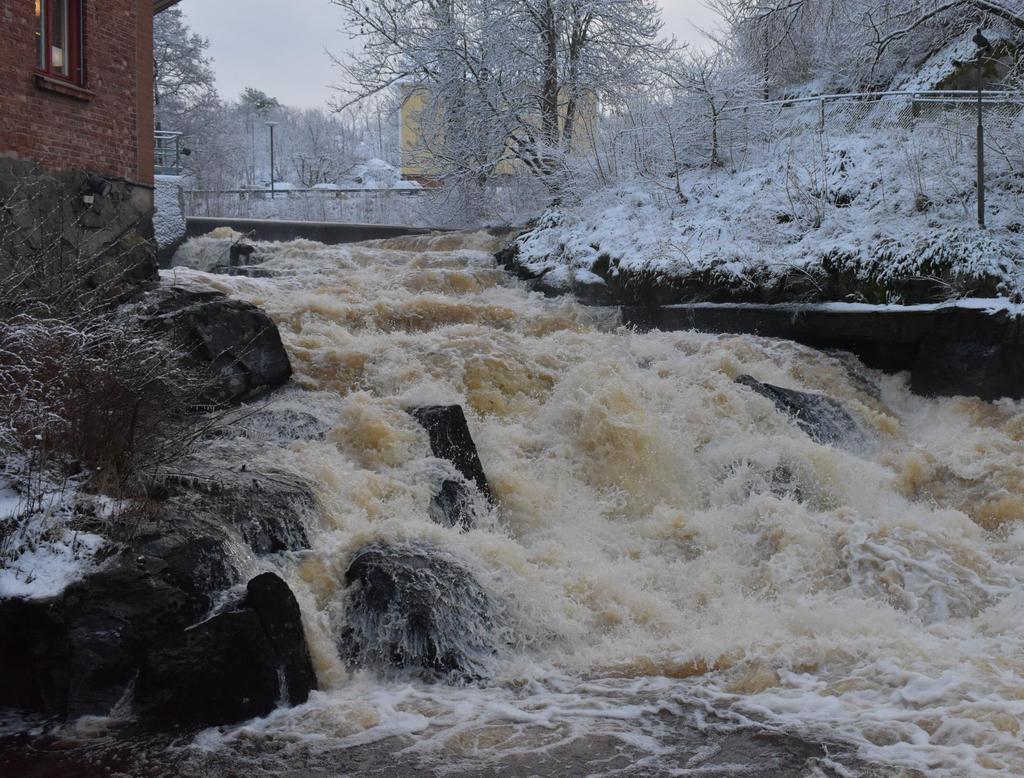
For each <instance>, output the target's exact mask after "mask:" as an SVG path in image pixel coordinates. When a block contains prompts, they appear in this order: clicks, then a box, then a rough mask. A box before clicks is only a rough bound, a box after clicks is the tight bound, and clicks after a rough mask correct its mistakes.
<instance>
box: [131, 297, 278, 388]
mask: <svg viewBox="0 0 1024 778" xmlns="http://www.w3.org/2000/svg"><path fill="white" fill-rule="evenodd" d="M139 313H140V315H141V318H142V320H143V321H144V322H146V323H148V324H149V325H150V326H152V327H153V329H154V330H156V331H157V332H160V333H161V334H163V335H164V336H166V337H168V338H169V339H170V340H171V341H172V342H173V343H174V344H175V345H176V346H178V347H179V348H181V349H182V350H183V352H184V353H185V354H186V355H187V357H186V361H187V362H188V363H189V364H191V365H192V366H193V367H197V368H202V369H204V370H205V375H206V376H207V380H206V385H205V387H204V390H203V392H202V396H201V398H200V402H201V403H204V404H209V405H225V404H230V403H235V402H240V401H243V400H251V399H254V398H255V397H258V396H259V395H261V394H263V393H265V392H267V391H269V390H270V389H273V388H275V387H278V386H281V385H283V384H285V383H286V382H287V381H288V379H289V378H290V377H291V374H292V368H291V362H290V361H289V359H288V354H287V353H286V352H285V350H284V346H283V345H282V343H281V335H280V332H279V331H278V329H277V325H275V324H274V322H273V321H271V319H270V317H269V316H267V314H266V313H264V312H263V311H262V310H260V309H259V308H257V307H256V306H254V305H251V304H250V303H246V302H242V301H241V300H229V299H228V298H227V297H225V296H224V295H222V294H220V293H219V292H211V291H206V290H198V289H185V288H182V287H162V288H159V289H156V290H152V291H150V292H149V293H148V294H147V295H145V297H144V298H143V299H142V301H141V310H140V311H139Z"/></svg>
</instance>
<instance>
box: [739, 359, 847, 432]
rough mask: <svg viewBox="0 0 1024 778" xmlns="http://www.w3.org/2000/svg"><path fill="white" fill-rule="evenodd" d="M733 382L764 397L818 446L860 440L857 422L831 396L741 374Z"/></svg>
mask: <svg viewBox="0 0 1024 778" xmlns="http://www.w3.org/2000/svg"><path fill="white" fill-rule="evenodd" d="M736 383H738V384H742V385H743V386H747V387H749V388H751V389H753V390H754V391H755V392H757V393H758V394H760V395H763V396H764V397H767V398H768V399H769V400H771V401H772V402H773V403H775V407H776V408H778V409H779V410H780V411H782V412H783V413H787V414H789V415H790V416H791V417H792V418H793V420H794V421H796V423H797V426H799V427H800V429H802V430H803V431H804V432H806V433H807V434H808V435H809V436H810V437H811V438H812V439H813V440H815V441H817V442H818V443H840V442H857V443H860V442H861V441H862V440H863V437H864V433H863V430H862V429H861V427H860V425H859V424H858V423H857V420H856V419H854V418H853V416H851V415H850V412H849V411H847V410H846V409H845V408H844V407H843V406H842V405H840V404H839V403H838V402H836V401H835V400H833V399H832V398H831V397H825V396H824V395H821V394H813V393H811V392H799V391H797V390H795V389H783V388H782V387H781V386H774V385H772V384H766V383H762V382H761V381H758V380H757V379H756V378H753V377H752V376H749V375H741V376H740V377H739V378H737V379H736Z"/></svg>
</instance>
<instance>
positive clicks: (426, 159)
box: [399, 83, 599, 183]
mask: <svg viewBox="0 0 1024 778" xmlns="http://www.w3.org/2000/svg"><path fill="white" fill-rule="evenodd" d="M399 90H400V99H401V107H400V110H399V121H400V131H399V141H400V147H401V153H402V178H406V179H411V180H415V181H420V182H424V183H425V182H429V181H432V180H437V179H438V178H439V177H440V175H441V170H440V168H439V166H438V165H436V164H434V163H433V161H432V154H431V152H430V150H429V144H427V143H424V138H423V132H424V129H423V125H424V122H423V118H422V117H423V112H424V111H425V110H426V109H427V107H428V105H429V97H430V92H429V89H428V87H425V86H422V85H419V84H413V83H403V84H401V85H399ZM563 104H564V103H563ZM598 109H599V102H598V99H597V95H596V94H594V93H593V92H590V93H588V96H587V98H586V99H584V100H582V101H581V105H580V107H579V109H578V110H577V115H576V128H575V130H574V132H573V143H572V147H573V151H576V152H583V153H585V152H587V151H589V150H591V149H592V148H593V145H594V130H595V126H596V122H597V118H598ZM559 122H560V126H561V127H564V123H565V116H564V115H563V116H560V117H559ZM534 123H535V124H536V126H538V127H539V126H540V119H539V117H538V118H536V120H535V122H534ZM521 166H522V162H520V161H519V160H517V159H515V157H514V156H513V155H512V153H511V152H510V151H507V152H506V156H505V157H504V158H503V159H502V160H501V161H500V162H499V163H498V166H497V172H498V173H501V174H505V175H511V174H512V173H515V172H516V171H517V170H519V169H521Z"/></svg>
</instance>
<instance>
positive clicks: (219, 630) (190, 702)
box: [135, 573, 317, 727]
mask: <svg viewBox="0 0 1024 778" xmlns="http://www.w3.org/2000/svg"><path fill="white" fill-rule="evenodd" d="M247 590H248V593H247V595H246V598H245V600H244V601H243V602H242V603H241V606H240V607H239V608H238V609H236V610H231V611H228V612H225V613H219V614H217V615H216V616H213V617H212V618H210V619H207V620H206V621H204V622H202V623H200V624H197V625H195V626H192V627H189V628H188V629H186V630H184V631H182V632H181V633H178V634H176V635H175V636H173V637H172V639H171V640H170V641H169V642H168V643H167V644H166V645H163V646H160V647H158V648H156V649H154V650H153V651H150V652H149V653H148V654H147V656H146V660H145V663H144V665H143V667H142V671H141V672H140V674H139V679H138V683H137V688H136V694H135V701H136V708H137V710H138V712H139V715H140V716H141V717H142V718H143V719H144V720H146V721H151V722H157V723H159V724H160V725H162V726H166V725H167V724H174V725H180V726H189V727H195V726H212V725H217V724H231V723H235V722H238V721H244V720H246V719H250V718H253V717H255V716H265V715H267V714H268V713H270V712H271V711H272V710H274V708H276V707H277V706H278V705H279V704H301V703H303V702H305V701H306V700H307V699H308V698H309V693H310V691H312V690H314V689H316V688H317V683H316V674H315V672H314V670H313V664H312V661H311V660H310V657H309V651H308V649H307V647H306V642H305V637H304V635H303V631H302V618H301V615H300V612H299V606H298V603H297V602H296V601H295V596H294V595H293V594H292V592H291V589H289V588H288V584H286V583H285V582H284V581H283V580H281V579H280V578H279V577H278V576H276V575H274V574H273V573H264V574H263V575H260V576H258V577H256V578H254V579H253V580H251V581H250V582H249V584H248V587H247Z"/></svg>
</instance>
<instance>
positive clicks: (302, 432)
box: [210, 406, 329, 442]
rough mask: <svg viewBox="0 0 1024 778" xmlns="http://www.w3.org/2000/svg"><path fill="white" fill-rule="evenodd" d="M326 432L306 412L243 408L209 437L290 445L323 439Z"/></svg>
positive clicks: (320, 422) (324, 428)
mask: <svg viewBox="0 0 1024 778" xmlns="http://www.w3.org/2000/svg"><path fill="white" fill-rule="evenodd" d="M328 430H329V427H328V425H326V424H324V423H323V422H322V421H320V419H318V418H317V417H316V416H314V415H313V414H312V413H307V412H306V411H297V410H292V409H290V408H273V407H271V408H261V409H259V410H255V411H254V410H251V409H250V408H248V407H245V406H243V407H242V409H240V411H239V413H238V414H237V415H235V416H232V417H228V418H226V419H225V420H224V423H223V424H219V425H218V426H217V427H216V428H215V429H214V430H212V431H211V433H210V437H215V438H239V437H242V438H248V439H249V440H255V441H260V442H263V441H288V442H291V441H295V440H323V439H324V438H325V437H326V435H327V432H328Z"/></svg>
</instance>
